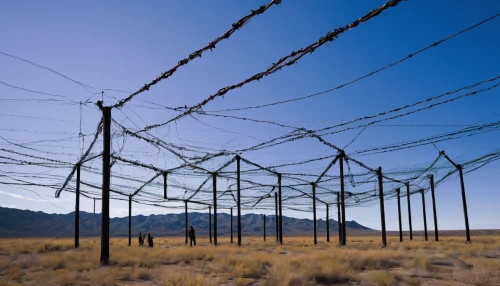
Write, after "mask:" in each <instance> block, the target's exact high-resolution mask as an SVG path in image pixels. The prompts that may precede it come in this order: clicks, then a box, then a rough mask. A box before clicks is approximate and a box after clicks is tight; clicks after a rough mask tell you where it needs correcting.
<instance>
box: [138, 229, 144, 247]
mask: <svg viewBox="0 0 500 286" xmlns="http://www.w3.org/2000/svg"><path fill="white" fill-rule="evenodd" d="M143 245H144V240H143V239H142V233H141V232H139V246H143Z"/></svg>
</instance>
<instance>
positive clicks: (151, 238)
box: [148, 233, 154, 247]
mask: <svg viewBox="0 0 500 286" xmlns="http://www.w3.org/2000/svg"><path fill="white" fill-rule="evenodd" d="M153 238H154V237H152V236H151V234H150V233H148V245H149V247H153Z"/></svg>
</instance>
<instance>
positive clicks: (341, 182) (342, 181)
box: [339, 151, 346, 245]
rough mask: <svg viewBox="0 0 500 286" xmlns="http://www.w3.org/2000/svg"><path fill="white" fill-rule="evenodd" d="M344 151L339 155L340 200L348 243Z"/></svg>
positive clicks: (343, 231) (343, 228) (344, 240)
mask: <svg viewBox="0 0 500 286" xmlns="http://www.w3.org/2000/svg"><path fill="white" fill-rule="evenodd" d="M344 156H345V154H344V152H343V151H342V154H340V156H339V166H340V201H341V204H342V243H341V245H346V223H345V193H344Z"/></svg>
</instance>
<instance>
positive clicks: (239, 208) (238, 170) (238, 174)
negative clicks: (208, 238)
mask: <svg viewBox="0 0 500 286" xmlns="http://www.w3.org/2000/svg"><path fill="white" fill-rule="evenodd" d="M240 160H241V159H240V156H238V155H236V173H237V176H236V177H237V178H236V180H237V182H236V185H237V187H238V194H237V195H238V199H237V201H238V246H241V197H240V192H241V186H240V176H241V174H240Z"/></svg>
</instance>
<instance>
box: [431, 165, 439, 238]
mask: <svg viewBox="0 0 500 286" xmlns="http://www.w3.org/2000/svg"><path fill="white" fill-rule="evenodd" d="M429 179H430V183H431V194H432V212H433V214H434V237H435V239H436V241H439V234H438V221H437V213H436V198H435V197H434V175H430V178H429Z"/></svg>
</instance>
